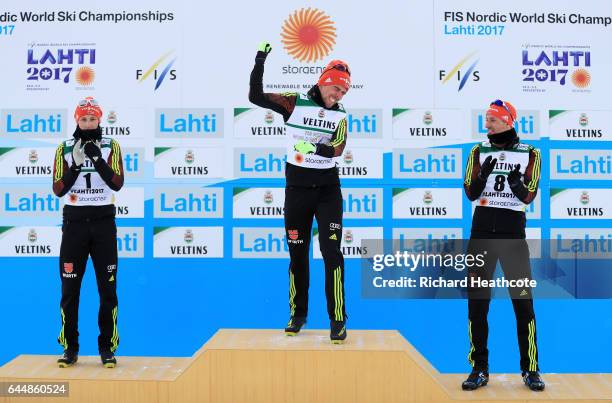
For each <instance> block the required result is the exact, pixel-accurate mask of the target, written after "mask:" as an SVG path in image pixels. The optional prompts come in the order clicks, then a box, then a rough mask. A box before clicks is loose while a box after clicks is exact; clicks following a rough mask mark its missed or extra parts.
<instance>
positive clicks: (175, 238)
mask: <svg viewBox="0 0 612 403" xmlns="http://www.w3.org/2000/svg"><path fill="white" fill-rule="evenodd" d="M153 234H154V235H153V257H173V258H194V257H197V258H213V257H223V227H190V228H187V227H154V228H153Z"/></svg>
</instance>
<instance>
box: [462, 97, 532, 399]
mask: <svg viewBox="0 0 612 403" xmlns="http://www.w3.org/2000/svg"><path fill="white" fill-rule="evenodd" d="M515 121H516V109H515V108H514V106H512V105H511V104H510V103H509V102H505V101H502V100H499V99H498V100H495V101H493V102H492V103H491V104H490V105H489V108H488V109H487V112H486V123H485V127H486V128H487V132H488V134H487V137H488V141H484V142H482V143H480V144H477V145H475V146H474V147H473V148H472V150H471V151H470V155H469V157H468V161H467V166H466V171H465V180H464V183H463V186H464V190H465V194H466V195H467V197H468V199H470V201H474V200H478V206H477V207H476V209H475V210H474V217H473V219H472V232H471V235H470V242H469V246H468V249H469V252H470V253H471V254H473V255H476V254H483V255H484V256H485V264H484V266H483V267H481V268H476V267H474V268H470V270H469V276H470V279H481V280H490V279H492V278H493V274H494V272H495V267H496V265H497V260H498V259H499V261H500V263H501V267H502V270H503V272H504V275H505V278H506V279H507V280H513V279H525V278H527V279H531V267H530V264H529V248H528V246H527V242H526V241H525V224H526V219H525V207H526V205H527V204H529V203H531V202H532V201H533V199H534V198H535V196H536V193H537V191H538V183H539V180H540V166H541V158H540V150H538V149H537V148H534V147H532V146H530V145H528V144H524V143H521V142H520V139H519V138H518V136H517V134H516V131H515V130H514V122H515ZM508 291H509V293H510V297H511V298H512V306H513V308H514V314H515V316H516V328H517V335H518V341H519V350H520V354H521V361H520V366H521V371H522V376H523V381H524V382H525V385H527V386H528V387H529V388H530V389H531V390H534V391H541V390H544V382H543V381H542V379H541V378H540V374H539V372H538V371H539V367H538V347H537V338H536V322H535V313H534V310H533V300H532V296H531V289H530V288H521V287H518V288H517V287H515V288H510V289H509V290H508ZM490 302H491V289H490V288H488V287H484V288H477V287H469V286H468V311H469V313H468V316H469V323H468V334H469V337H470V351H469V353H468V361H469V362H470V365H471V366H472V372H471V374H470V375H469V377H468V378H467V380H465V381H464V382H463V384H462V388H463V390H474V389H477V388H479V387H481V386H485V385H486V384H487V383H488V382H489V350H488V349H487V338H488V335H489V325H488V322H487V314H488V312H489V303H490Z"/></svg>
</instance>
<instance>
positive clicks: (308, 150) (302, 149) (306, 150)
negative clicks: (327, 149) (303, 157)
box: [293, 140, 317, 154]
mask: <svg viewBox="0 0 612 403" xmlns="http://www.w3.org/2000/svg"><path fill="white" fill-rule="evenodd" d="M293 149H294V150H295V151H297V152H299V153H302V154H313V153H314V152H315V151H317V146H315V145H314V144H312V143H309V142H307V141H304V140H301V141H298V143H297V144H296V145H294V146H293Z"/></svg>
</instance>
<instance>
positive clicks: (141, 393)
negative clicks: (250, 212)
mask: <svg viewBox="0 0 612 403" xmlns="http://www.w3.org/2000/svg"><path fill="white" fill-rule="evenodd" d="M56 359H57V356H49V355H20V356H18V357H17V358H15V359H14V360H13V361H11V362H9V363H7V364H6V365H4V366H3V367H1V368H0V382H11V383H16V382H28V383H32V382H68V385H69V396H68V397H55V398H52V397H45V398H40V397H27V396H21V397H0V402H16V403H20V402H29V401H31V402H41V401H43V400H44V401H58V402H79V403H87V402H130V403H133V402H147V403H153V402H155V403H162V402H177V403H187V402H231V403H238V402H262V403H273V402H292V403H293V402H304V403H306V402H308V403H310V402H335V403H339V402H368V403H374V402H431V403H440V402H451V401H459V400H463V401H466V400H467V401H472V402H490V401H494V402H498V403H501V402H537V401H549V402H565V403H570V402H581V403H588V402H604V401H608V402H609V401H612V374H546V373H545V374H543V379H544V381H545V382H546V390H545V391H543V392H532V391H530V390H529V389H527V388H526V387H525V386H524V385H523V383H522V380H521V378H520V374H518V373H517V374H492V375H491V379H490V381H489V385H487V386H486V387H484V388H481V389H478V390H476V391H472V392H465V391H462V390H461V382H462V381H463V380H464V378H465V377H466V374H441V373H439V372H438V371H437V370H436V369H435V368H434V367H433V366H432V365H431V364H430V363H429V362H428V361H427V360H425V359H424V358H423V356H422V355H421V354H419V352H418V351H416V350H415V349H414V347H412V345H410V343H408V341H407V340H406V339H404V338H403V337H402V336H401V335H400V333H399V332H397V331H393V330H367V331H366V330H362V331H359V330H350V329H349V336H348V339H347V342H346V343H345V344H343V345H333V344H331V343H330V341H329V334H328V331H323V330H303V331H302V332H300V334H299V335H298V336H296V337H287V336H285V335H284V333H283V331H282V330H243V329H221V330H219V331H218V332H217V333H216V334H215V335H214V336H213V337H212V338H211V339H210V340H209V341H208V342H207V343H206V344H205V345H204V346H203V347H202V348H200V350H198V351H197V352H196V353H195V354H194V355H193V357H189V358H169V357H124V356H118V357H117V359H118V362H119V363H118V365H117V367H116V368H114V369H107V368H104V367H102V365H101V363H100V360H99V357H98V356H91V357H85V356H81V357H79V361H78V363H77V364H76V365H75V366H73V367H70V368H63V369H62V368H58V367H57V365H56V363H55V360H56Z"/></svg>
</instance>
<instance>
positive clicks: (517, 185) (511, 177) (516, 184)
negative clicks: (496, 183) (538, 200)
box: [506, 164, 529, 201]
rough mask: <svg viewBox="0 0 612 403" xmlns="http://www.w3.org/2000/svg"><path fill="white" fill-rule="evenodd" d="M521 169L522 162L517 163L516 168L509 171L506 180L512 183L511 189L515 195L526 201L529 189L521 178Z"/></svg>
mask: <svg viewBox="0 0 612 403" xmlns="http://www.w3.org/2000/svg"><path fill="white" fill-rule="evenodd" d="M520 169H521V164H516V166H515V167H514V169H513V170H512V171H510V172H509V173H508V176H507V178H506V180H507V181H508V184H509V185H510V190H512V193H514V195H515V196H516V197H518V199H519V200H520V201H524V200H525V199H526V198H527V194H528V193H529V191H528V190H527V188H526V187H525V185H524V184H523V181H522V180H521V173H520V172H519V170H520Z"/></svg>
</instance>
